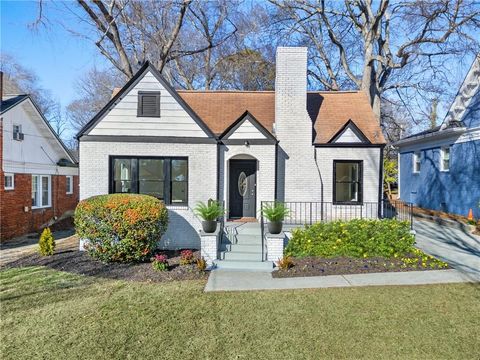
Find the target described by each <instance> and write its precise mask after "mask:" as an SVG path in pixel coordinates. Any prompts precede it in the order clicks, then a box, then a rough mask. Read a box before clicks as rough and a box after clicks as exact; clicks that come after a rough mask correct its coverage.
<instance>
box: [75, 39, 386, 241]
mask: <svg viewBox="0 0 480 360" xmlns="http://www.w3.org/2000/svg"><path fill="white" fill-rule="evenodd" d="M276 67H277V69H276V71H277V72H276V85H275V91H258V92H251V91H176V90H174V89H173V88H172V87H171V86H170V85H169V84H168V83H167V82H166V80H165V79H164V78H163V77H162V76H161V75H160V74H159V73H158V71H157V70H156V69H155V68H154V67H153V66H152V65H150V64H149V63H146V64H144V65H143V66H142V68H141V69H140V70H139V71H138V72H137V74H136V75H135V76H134V77H133V78H132V79H131V80H130V81H129V82H128V83H127V84H126V85H125V86H124V87H123V88H122V89H121V90H120V91H119V92H118V93H117V94H116V95H115V96H114V97H113V98H112V99H111V101H110V102H109V103H108V104H107V105H106V106H105V108H104V109H102V110H101V111H100V112H99V114H97V115H96V116H95V117H94V118H93V119H92V121H90V122H89V123H88V124H87V125H86V126H85V127H84V128H83V129H82V130H81V131H80V132H79V134H78V139H79V142H80V199H85V198H88V197H90V196H93V195H99V194H107V193H114V192H135V193H146V194H151V195H154V196H156V197H158V198H160V199H162V200H163V201H164V202H165V203H166V205H167V207H168V208H169V210H170V211H169V214H170V224H169V229H168V232H167V234H166V235H165V236H164V238H163V239H162V246H163V247H166V248H186V247H191V248H192V247H193V248H195V247H197V248H198V247H199V246H200V238H199V233H198V231H199V229H200V221H199V219H197V218H196V216H195V215H194V214H193V211H192V209H193V207H194V206H195V204H196V203H197V202H198V201H207V200H208V199H218V200H219V201H224V202H225V208H226V210H227V218H228V219H235V218H255V217H257V218H258V216H259V209H260V204H261V202H262V201H273V200H280V201H287V202H317V203H325V204H329V206H330V208H335V207H339V208H340V207H342V206H345V205H346V204H348V205H349V208H352V206H353V208H355V209H362V208H364V207H365V206H366V205H367V204H368V203H378V201H379V199H380V196H381V182H382V175H381V174H382V149H383V146H384V144H385V140H384V138H383V136H382V133H381V129H380V127H379V124H378V122H377V120H376V119H375V116H374V115H373V112H372V110H371V108H370V105H369V102H368V99H367V96H366V95H365V94H363V93H362V92H359V91H347V92H307V74H306V70H307V49H306V48H278V50H277V61H276ZM350 211H351V210H350ZM307 216H309V215H307ZM310 216H311V214H310Z"/></svg>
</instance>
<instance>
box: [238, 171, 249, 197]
mask: <svg viewBox="0 0 480 360" xmlns="http://www.w3.org/2000/svg"><path fill="white" fill-rule="evenodd" d="M238 192H239V193H240V195H242V196H245V195H246V194H247V175H245V173H244V172H243V171H242V172H241V173H240V175H238Z"/></svg>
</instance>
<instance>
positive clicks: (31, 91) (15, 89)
mask: <svg viewBox="0 0 480 360" xmlns="http://www.w3.org/2000/svg"><path fill="white" fill-rule="evenodd" d="M0 69H1V71H2V72H3V73H4V82H5V85H6V87H5V92H4V93H5V94H8V93H10V94H28V95H30V96H31V97H32V98H33V100H34V101H35V103H36V104H37V105H38V106H39V108H40V111H42V113H43V114H44V115H45V117H46V118H47V119H50V118H51V117H52V116H53V115H56V114H55V111H56V109H57V108H58V106H59V104H58V102H56V101H55V100H53V99H52V94H51V92H50V91H49V90H46V89H44V88H43V87H42V86H41V85H40V79H39V78H38V76H37V74H35V73H34V72H33V71H32V70H30V69H27V68H26V67H24V66H23V65H22V64H20V63H19V62H18V61H17V60H16V59H15V58H14V57H13V56H12V55H10V54H7V53H1V54H0Z"/></svg>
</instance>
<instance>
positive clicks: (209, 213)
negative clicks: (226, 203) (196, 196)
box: [194, 200, 225, 233]
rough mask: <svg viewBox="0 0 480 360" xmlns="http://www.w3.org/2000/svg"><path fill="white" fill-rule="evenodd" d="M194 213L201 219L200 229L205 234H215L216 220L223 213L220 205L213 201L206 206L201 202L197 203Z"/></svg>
mask: <svg viewBox="0 0 480 360" xmlns="http://www.w3.org/2000/svg"><path fill="white" fill-rule="evenodd" d="M194 211H195V214H196V215H198V216H200V217H201V218H202V219H203V221H202V228H203V231H205V232H206V233H213V232H215V230H216V228H217V219H218V218H219V217H220V216H222V215H223V214H224V213H225V210H223V208H222V206H221V205H220V203H219V202H218V201H214V200H209V201H208V203H207V204H205V203H204V202H202V201H200V202H198V203H197V206H195V209H194Z"/></svg>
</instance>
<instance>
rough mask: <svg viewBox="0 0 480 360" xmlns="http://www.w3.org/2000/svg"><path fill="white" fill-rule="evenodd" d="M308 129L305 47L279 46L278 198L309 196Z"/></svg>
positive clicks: (310, 155)
mask: <svg viewBox="0 0 480 360" xmlns="http://www.w3.org/2000/svg"><path fill="white" fill-rule="evenodd" d="M312 131H313V126H312V120H311V119H310V116H309V115H308V112H307V48H304V47H279V48H278V49H277V59H276V76H275V135H276V137H277V139H278V140H279V147H278V164H277V199H278V200H281V201H312V200H313V198H312V195H311V194H309V191H305V189H310V188H311V187H312V177H314V176H317V177H318V174H317V173H315V171H316V165H315V162H314V156H315V155H314V150H315V149H314V147H313V145H312Z"/></svg>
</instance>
